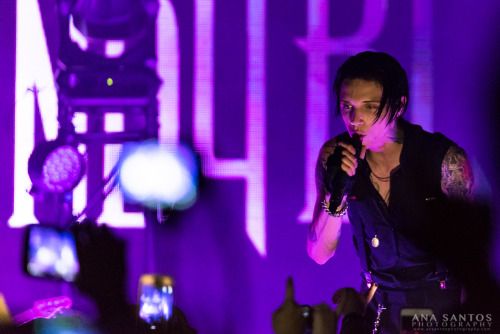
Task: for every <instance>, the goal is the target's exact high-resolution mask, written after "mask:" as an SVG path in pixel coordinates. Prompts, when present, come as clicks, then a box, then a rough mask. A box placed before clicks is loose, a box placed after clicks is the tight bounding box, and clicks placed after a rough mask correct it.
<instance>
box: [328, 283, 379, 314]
mask: <svg viewBox="0 0 500 334" xmlns="http://www.w3.org/2000/svg"><path fill="white" fill-rule="evenodd" d="M375 291H377V284H372V286H371V288H370V289H369V290H368V291H366V292H365V293H361V292H358V291H357V290H356V289H353V288H342V289H339V290H337V291H335V293H334V294H333V297H332V301H333V303H334V304H337V307H336V308H335V312H336V313H337V314H338V315H339V316H340V315H346V314H349V313H357V314H360V315H364V314H365V310H366V306H367V305H368V304H369V303H370V301H371V300H372V298H373V296H374V295H375Z"/></svg>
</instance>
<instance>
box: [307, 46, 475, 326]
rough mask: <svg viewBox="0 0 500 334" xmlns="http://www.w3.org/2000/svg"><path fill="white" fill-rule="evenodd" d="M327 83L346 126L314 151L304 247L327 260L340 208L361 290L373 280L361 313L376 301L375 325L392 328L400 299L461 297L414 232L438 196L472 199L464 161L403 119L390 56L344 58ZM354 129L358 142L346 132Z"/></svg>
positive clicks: (404, 84)
mask: <svg viewBox="0 0 500 334" xmlns="http://www.w3.org/2000/svg"><path fill="white" fill-rule="evenodd" d="M333 91H334V94H335V97H336V114H337V115H340V116H341V117H342V119H343V121H344V123H345V126H346V130H347V131H346V132H344V133H342V134H340V135H338V136H336V137H335V138H333V139H330V140H328V141H327V142H326V143H325V144H324V145H323V147H322V148H321V150H320V152H319V157H318V162H317V167H316V186H317V199H316V205H315V210H314V214H313V220H312V222H311V224H310V226H309V232H308V241H307V251H308V254H309V256H310V257H311V258H312V259H313V260H314V261H316V262H317V263H319V264H324V263H325V262H326V261H328V259H330V258H331V257H332V256H333V255H334V253H335V249H336V248H337V245H338V242H339V237H340V232H341V226H342V222H341V219H342V218H341V217H342V215H343V214H344V213H346V212H347V214H348V217H349V221H350V223H351V228H352V231H353V235H354V244H355V247H356V251H357V253H358V255H359V257H360V263H361V269H362V273H363V275H362V277H363V278H364V280H365V283H366V284H364V285H365V287H364V289H365V290H366V285H367V286H370V285H371V284H375V283H376V284H378V289H377V292H376V294H375V297H374V298H373V299H372V302H371V303H370V304H369V305H368V309H367V317H372V319H375V317H376V313H377V307H378V305H379V304H380V305H383V307H384V308H385V310H384V311H383V312H382V314H381V315H380V316H381V317H380V327H379V332H380V333H399V330H400V325H399V318H400V310H401V309H402V308H431V309H432V310H433V312H434V314H441V313H444V312H448V311H449V310H452V308H453V307H456V306H459V305H460V284H459V283H458V282H457V281H456V279H454V277H453V274H452V273H450V272H448V270H447V268H446V265H445V264H443V263H440V261H439V260H437V259H436V258H434V257H433V255H432V254H430V252H429V251H427V250H426V249H425V247H422V246H421V245H420V243H419V242H418V240H421V239H419V238H420V237H422V236H425V235H426V233H429V232H428V231H429V228H431V227H432V226H430V224H431V223H430V222H431V221H434V220H433V219H432V217H431V215H432V213H433V212H435V211H434V210H436V208H440V206H441V205H445V204H444V203H445V202H446V200H447V198H464V199H465V198H469V199H470V198H471V194H472V187H473V175H472V170H471V167H470V164H469V161H468V159H467V155H466V153H465V151H464V150H463V149H462V148H460V147H459V146H457V145H456V144H455V143H454V142H453V141H451V140H450V139H448V138H446V137H445V136H444V135H442V134H440V133H429V132H426V131H424V130H423V129H422V128H421V127H420V126H418V125H414V124H411V123H409V122H407V121H406V120H404V119H403V115H404V113H405V112H406V109H407V107H408V100H409V88H408V79H407V75H406V72H405V70H404V69H403V68H402V67H401V65H400V64H399V63H398V61H397V60H396V59H394V58H393V57H392V56H390V55H388V54H386V53H379V52H362V53H359V54H357V55H355V56H352V57H350V58H349V59H347V60H346V61H345V62H344V64H343V65H342V66H341V67H340V68H339V69H338V71H337V74H336V77H335V81H334V85H333ZM357 136H359V139H360V141H361V143H358V144H356V141H357V140H353V137H357ZM358 142H359V141H358ZM356 146H361V147H356ZM339 174H340V175H341V176H339ZM342 175H343V176H344V177H342ZM331 197H336V198H340V199H341V200H340V203H337V202H336V201H333V200H331Z"/></svg>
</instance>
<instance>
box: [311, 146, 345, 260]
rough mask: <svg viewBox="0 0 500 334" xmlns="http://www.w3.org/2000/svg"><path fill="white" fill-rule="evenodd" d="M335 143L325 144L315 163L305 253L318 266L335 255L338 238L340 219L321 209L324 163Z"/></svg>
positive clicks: (324, 194)
mask: <svg viewBox="0 0 500 334" xmlns="http://www.w3.org/2000/svg"><path fill="white" fill-rule="evenodd" d="M335 146H336V143H335V141H334V140H330V141H328V142H326V143H325V144H324V145H323V147H322V148H321V150H320V152H319V156H318V161H317V163H316V191H317V196H316V203H315V205H314V212H313V220H312V222H311V224H310V225H309V231H308V236H307V253H308V254H309V256H310V257H311V258H312V259H313V260H314V261H316V262H317V263H319V264H324V263H325V262H326V261H328V259H330V258H331V257H332V256H333V254H334V253H335V249H336V248H337V244H338V240H339V237H340V228H341V226H342V221H341V218H340V217H332V216H330V215H328V214H327V213H326V212H325V211H324V210H323V208H322V204H321V203H322V202H323V200H325V198H326V196H327V191H326V188H325V185H324V182H323V180H324V175H325V173H326V161H327V159H328V157H329V156H330V155H331V154H332V153H333V151H334V149H335Z"/></svg>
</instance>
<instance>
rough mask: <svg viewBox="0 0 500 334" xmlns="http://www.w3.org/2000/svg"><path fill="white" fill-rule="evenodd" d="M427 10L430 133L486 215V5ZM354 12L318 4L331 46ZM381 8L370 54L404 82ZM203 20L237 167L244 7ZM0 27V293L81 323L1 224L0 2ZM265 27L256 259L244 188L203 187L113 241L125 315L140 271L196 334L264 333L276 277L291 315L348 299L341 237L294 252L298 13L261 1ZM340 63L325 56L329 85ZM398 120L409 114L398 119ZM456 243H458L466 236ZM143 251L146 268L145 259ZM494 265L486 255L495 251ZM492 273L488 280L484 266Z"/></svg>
mask: <svg viewBox="0 0 500 334" xmlns="http://www.w3.org/2000/svg"><path fill="white" fill-rule="evenodd" d="M172 3H173V5H174V7H175V10H176V15H177V21H178V26H179V36H180V54H181V59H182V61H181V65H180V66H181V91H180V110H181V115H180V125H181V140H183V141H185V142H192V139H191V138H192V135H193V134H192V125H191V124H192V111H193V107H192V101H193V92H192V90H193V79H192V78H193V72H194V69H193V57H194V56H193V38H194V37H193V17H194V14H193V12H194V7H195V4H194V3H193V2H190V1H186V0H180V1H177V0H173V1H172ZM431 3H432V6H433V7H432V12H433V20H432V27H433V29H432V31H431V36H432V43H431V44H430V45H429V51H430V52H431V54H432V55H433V57H432V59H431V61H432V67H433V72H432V75H433V77H432V80H433V82H434V86H433V92H432V93H433V97H434V98H433V110H434V114H433V117H434V119H433V120H434V130H435V131H439V132H442V133H444V134H445V135H447V136H448V137H450V138H452V139H453V140H455V141H456V142H457V143H458V144H459V145H460V146H462V147H463V148H465V149H466V151H467V152H468V154H469V156H470V158H471V160H472V161H473V163H474V166H475V167H479V168H480V169H481V172H480V174H479V175H478V174H477V173H476V176H477V177H478V180H479V183H480V186H479V190H480V192H481V193H482V194H484V195H485V197H486V198H488V201H489V202H490V203H492V204H495V203H498V199H497V198H498V191H497V190H496V189H497V188H498V185H499V181H498V179H499V178H498V176H497V173H496V172H495V171H496V170H498V167H499V165H498V163H497V162H498V159H495V158H494V157H496V154H497V152H498V149H497V144H496V143H497V142H498V139H499V135H498V130H497V126H498V118H499V116H498V109H499V108H498V105H499V104H498V103H499V101H498V100H497V98H496V97H495V95H496V93H497V92H499V89H498V88H499V86H498V83H499V82H498V80H497V78H498V74H500V71H499V70H500V68H499V66H498V64H497V58H498V56H499V55H500V53H499V51H500V50H499V48H498V46H497V45H498V44H499V43H498V42H499V38H498V36H499V34H498V30H499V27H498V25H497V20H498V19H497V18H498V14H500V4H497V2H496V1H489V2H481V4H480V5H479V4H478V3H477V2H472V1H465V0H460V1H454V2H453V3H451V2H445V1H431ZM40 5H41V10H42V12H43V20H44V27H45V30H46V34H47V38H48V45H49V48H50V52H51V56H52V57H55V55H56V54H57V51H58V38H59V36H58V28H57V20H56V19H55V14H54V13H55V0H43V1H41V4H40ZM362 6H363V1H360V0H356V1H347V0H338V1H337V0H335V1H333V0H332V1H331V4H330V12H331V19H330V31H331V35H332V36H335V37H339V36H344V35H347V36H348V35H349V34H351V33H353V31H355V30H356V28H357V27H358V25H359V24H360V19H361V16H360V14H359V13H360V11H361V8H362ZM388 6H389V11H388V17H387V19H386V23H385V26H384V29H383V32H382V33H381V34H380V36H379V37H378V38H377V39H376V41H374V42H373V43H372V44H371V45H370V46H371V47H372V48H373V49H375V50H377V51H385V52H388V53H390V54H392V55H393V56H395V57H396V58H397V59H398V60H399V61H400V62H401V64H402V65H403V67H404V68H406V69H407V71H408V75H409V78H410V79H411V74H412V73H411V68H412V66H411V61H412V43H411V39H412V38H413V37H412V36H413V35H412V34H414V31H413V26H412V20H411V18H412V8H411V2H401V1H389V2H388ZM215 13H216V14H215V50H214V52H215V83H214V89H215V91H214V94H215V95H214V96H215V101H214V104H215V107H216V109H215V110H216V114H215V154H216V156H218V157H221V158H239V157H244V156H245V145H244V139H245V138H244V136H243V135H242V134H243V133H244V129H245V122H244V112H245V111H244V110H245V109H244V108H245V106H244V101H245V97H244V94H245V87H244V86H245V73H246V72H245V66H246V65H245V61H246V52H247V50H246V42H245V41H246V40H245V36H246V35H245V33H246V30H245V29H246V26H245V24H246V22H245V17H246V4H245V3H244V2H243V1H230V0H223V1H217V2H216V4H215ZM0 18H1V22H2V24H1V25H0V57H1V58H0V60H1V61H0V73H1V76H0V100H1V101H2V105H1V109H0V127H1V128H0V142H1V152H0V159H1V161H2V162H3V163H2V165H1V166H0V171H1V172H2V175H3V177H2V178H0V198H2V202H1V204H0V292H1V293H3V294H4V296H5V298H6V301H7V304H8V306H9V308H10V311H11V313H12V314H17V313H20V312H22V311H24V310H26V309H27V308H29V307H31V306H32V304H33V301H34V300H37V299H42V298H48V297H51V296H55V295H60V294H68V295H70V296H71V297H72V298H73V300H74V306H73V308H75V309H77V310H81V311H83V312H87V313H89V314H91V313H92V306H91V304H90V302H89V301H88V300H87V299H86V298H85V297H83V296H80V295H79V294H78V292H77V291H76V289H75V288H74V287H73V286H72V285H71V284H67V283H57V282H50V281H46V280H41V279H35V278H31V277H27V276H25V275H24V274H23V273H22V271H21V248H22V230H21V229H11V228H9V227H8V225H7V220H8V218H9V217H10V215H11V214H12V209H13V206H12V198H13V152H14V149H13V147H14V146H13V138H14V134H13V131H14V130H13V126H14V115H13V113H14V103H15V101H14V80H15V1H14V0H9V1H2V2H1V3H0ZM266 20H267V25H266V28H267V30H266V33H267V43H266V48H267V52H266V66H265V69H266V76H267V81H266V84H267V91H266V95H267V100H266V106H267V161H266V162H267V186H266V189H267V203H266V207H267V216H266V221H267V225H266V230H267V257H265V258H262V257H260V256H259V255H258V253H257V252H256V251H255V249H254V248H253V246H252V245H251V243H250V242H249V240H248V238H247V236H246V234H245V230H244V209H245V208H244V205H245V204H244V203H245V202H244V199H243V197H244V187H245V183H244V181H239V180H217V179H206V180H204V183H203V188H202V192H201V195H200V199H199V201H198V202H197V203H196V204H195V206H193V207H192V208H191V209H190V210H188V211H186V212H183V213H180V214H177V215H176V216H175V217H174V219H173V221H172V222H171V223H169V224H165V225H161V226H160V225H155V226H151V227H150V229H144V230H141V229H119V230H118V229H117V230H115V231H116V233H117V234H118V235H120V236H122V237H123V238H125V239H126V240H127V242H128V248H127V255H128V260H129V272H128V276H127V281H128V294H129V299H130V301H131V302H135V298H136V289H137V282H138V278H139V276H140V274H141V273H143V272H145V271H147V270H151V268H154V270H155V271H157V272H159V273H163V274H169V275H172V276H174V278H175V280H176V296H175V299H176V300H175V303H176V305H177V306H179V307H180V308H181V309H183V310H184V311H185V313H186V315H187V318H188V320H189V322H190V324H191V325H192V327H194V328H196V329H198V331H199V332H200V333H271V332H272V331H271V314H272V312H273V310H275V309H276V308H277V307H278V306H279V305H280V303H281V301H282V300H283V297H284V291H285V280H286V277H287V276H289V275H291V276H292V277H293V278H294V281H295V292H296V294H295V296H296V300H297V301H298V302H299V303H301V304H315V303H318V302H321V301H326V302H328V303H330V304H331V302H330V298H331V295H332V294H333V292H334V291H335V290H336V289H338V288H340V287H343V286H352V287H356V288H357V287H359V282H360V279H359V269H360V268H359V260H358V259H357V257H356V256H355V254H354V249H353V246H352V242H351V232H350V228H349V226H348V225H344V226H343V230H342V239H341V243H340V247H339V249H338V251H337V254H336V256H335V257H334V258H333V259H332V260H330V261H329V262H328V263H327V264H326V265H324V266H319V265H317V264H315V263H314V262H313V261H312V260H310V259H309V258H308V256H307V253H306V248H305V245H306V229H307V225H306V224H301V223H299V222H298V221H297V216H298V214H299V212H300V210H301V209H302V207H303V205H304V195H303V193H304V187H305V185H304V180H303V178H304V177H303V175H304V163H303V160H304V153H303V152H304V147H305V134H304V131H305V130H304V118H305V117H306V115H305V103H306V94H305V90H306V56H305V54H304V52H303V51H301V50H300V49H299V48H298V47H297V46H296V44H295V43H294V40H295V39H296V38H300V37H305V36H306V33H307V1H306V0H294V1H284V0H270V1H268V2H267V17H266ZM344 59H345V57H343V56H342V57H341V56H334V57H331V60H330V65H331V68H330V73H331V75H330V79H332V78H333V75H334V72H335V69H336V68H337V66H338V65H339V64H340V63H341V62H342V61H343V60H344ZM410 87H412V82H411V81H410ZM410 98H411V97H410ZM413 112H415V111H413ZM411 113H412V110H409V113H408V118H409V119H411ZM341 131H343V129H342V126H341V125H340V122H339V121H338V120H333V121H332V122H331V125H330V134H331V135H332V136H333V135H335V134H337V133H339V132H341ZM315 154H316V153H315ZM476 172H477V171H476ZM497 236H498V233H497ZM146 241H147V242H146ZM457 242H467V239H466V236H464V240H457ZM151 250H153V252H154V254H155V257H154V258H151V257H150V258H149V260H148V259H146V257H147V256H148V254H149V256H151V254H152V252H151ZM492 252H493V251H492ZM494 253H495V254H498V253H499V247H498V246H497V247H496V251H494ZM151 259H152V260H151ZM151 262H153V263H152V264H151ZM494 263H495V268H496V271H497V272H500V270H499V268H500V265H499V264H500V261H499V257H498V256H497V258H496V260H495V261H494Z"/></svg>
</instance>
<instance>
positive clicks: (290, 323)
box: [272, 277, 307, 334]
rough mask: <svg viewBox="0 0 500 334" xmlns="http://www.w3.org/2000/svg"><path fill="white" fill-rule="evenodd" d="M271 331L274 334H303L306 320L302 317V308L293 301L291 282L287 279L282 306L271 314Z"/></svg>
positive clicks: (290, 279) (289, 278)
mask: <svg viewBox="0 0 500 334" xmlns="http://www.w3.org/2000/svg"><path fill="white" fill-rule="evenodd" d="M272 319H273V330H274V333H276V334H295V333H296V334H303V333H304V331H305V329H306V326H307V319H306V318H305V317H304V316H303V315H302V307H301V306H300V305H299V304H297V302H296V301H295V299H294V291H293V280H292V278H291V277H288V279H287V281H286V293H285V300H284V301H283V304H281V306H280V307H279V308H278V309H277V310H276V311H274V313H273V317H272Z"/></svg>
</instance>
